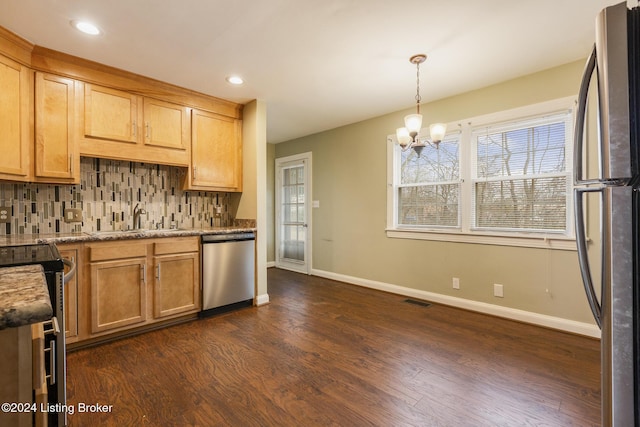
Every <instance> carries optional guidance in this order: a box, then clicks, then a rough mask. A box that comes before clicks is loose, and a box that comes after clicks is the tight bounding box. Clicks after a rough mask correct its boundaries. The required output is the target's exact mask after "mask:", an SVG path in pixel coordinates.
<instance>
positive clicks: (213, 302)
mask: <svg viewBox="0 0 640 427" xmlns="http://www.w3.org/2000/svg"><path fill="white" fill-rule="evenodd" d="M255 242H256V236H255V234H254V233H253V232H246V233H229V234H209V235H203V236H202V260H201V261H202V311H201V312H200V317H205V316H208V315H211V314H216V313H221V312H225V311H229V310H233V309H236V308H240V307H246V306H250V305H252V304H253V297H254V295H255V259H256V257H255Z"/></svg>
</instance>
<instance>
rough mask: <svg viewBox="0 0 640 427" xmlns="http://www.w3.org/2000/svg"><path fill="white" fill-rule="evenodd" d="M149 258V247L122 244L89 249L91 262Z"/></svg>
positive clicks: (139, 244) (97, 246) (138, 244)
mask: <svg viewBox="0 0 640 427" xmlns="http://www.w3.org/2000/svg"><path fill="white" fill-rule="evenodd" d="M146 256H147V245H146V244H141V243H136V244H122V242H121V243H120V244H119V245H96V246H91V247H90V248H89V261H91V262H96V261H107V260H112V259H124V258H143V257H146Z"/></svg>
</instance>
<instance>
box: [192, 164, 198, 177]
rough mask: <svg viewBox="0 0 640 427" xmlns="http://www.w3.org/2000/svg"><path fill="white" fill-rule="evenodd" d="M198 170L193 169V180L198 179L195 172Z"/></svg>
mask: <svg viewBox="0 0 640 427" xmlns="http://www.w3.org/2000/svg"><path fill="white" fill-rule="evenodd" d="M197 169H198V168H197V167H195V166H194V167H193V179H197V178H198V173H197V172H196V170H197Z"/></svg>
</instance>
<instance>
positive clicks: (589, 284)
mask: <svg viewBox="0 0 640 427" xmlns="http://www.w3.org/2000/svg"><path fill="white" fill-rule="evenodd" d="M603 192H604V188H603V187H599V188H596V187H588V188H576V189H575V190H574V193H573V195H574V208H575V209H574V212H575V220H576V244H577V247H578V262H579V264H580V273H581V275H582V282H583V284H584V290H585V292H586V294H587V300H588V301H589V307H591V312H592V313H593V317H594V318H595V320H596V323H597V324H598V327H599V328H600V329H602V305H601V304H600V303H599V302H598V297H597V295H596V292H595V289H594V287H593V279H592V278H591V266H590V264H589V258H588V256H587V236H586V228H585V222H584V208H583V204H582V195H583V193H600V194H602V193H603Z"/></svg>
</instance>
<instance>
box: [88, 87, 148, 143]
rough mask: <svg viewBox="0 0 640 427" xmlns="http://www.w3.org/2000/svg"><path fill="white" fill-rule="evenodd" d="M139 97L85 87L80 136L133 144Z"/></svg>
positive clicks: (121, 92) (126, 93) (136, 135)
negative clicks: (82, 131)
mask: <svg viewBox="0 0 640 427" xmlns="http://www.w3.org/2000/svg"><path fill="white" fill-rule="evenodd" d="M138 103H139V97H138V96H136V95H133V94H131V93H128V92H123V91H120V90H116V89H111V88H106V87H102V86H97V85H92V84H88V83H85V85H84V136H85V137H89V138H99V139H107V140H111V141H119V142H126V143H131V144H136V143H137V142H138V132H139V129H138V125H139V121H138Z"/></svg>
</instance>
